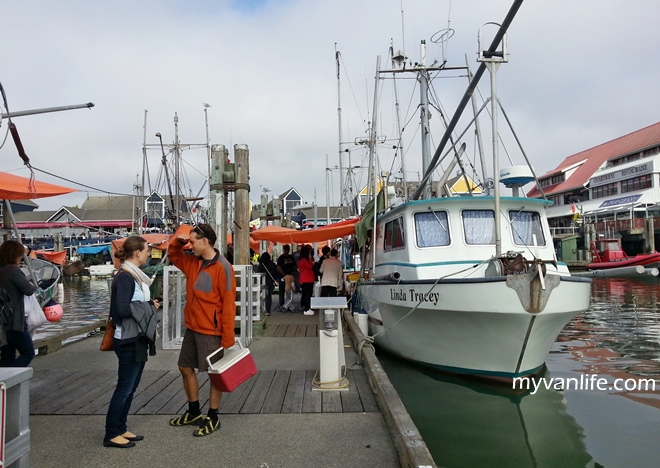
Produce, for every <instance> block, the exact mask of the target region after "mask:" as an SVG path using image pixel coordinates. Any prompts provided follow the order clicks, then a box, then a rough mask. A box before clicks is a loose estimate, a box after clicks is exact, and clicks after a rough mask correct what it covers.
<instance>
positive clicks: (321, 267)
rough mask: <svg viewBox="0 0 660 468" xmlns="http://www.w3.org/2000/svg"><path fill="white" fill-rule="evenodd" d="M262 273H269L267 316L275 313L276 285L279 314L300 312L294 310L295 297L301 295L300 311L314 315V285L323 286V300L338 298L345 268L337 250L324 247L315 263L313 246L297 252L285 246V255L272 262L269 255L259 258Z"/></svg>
mask: <svg viewBox="0 0 660 468" xmlns="http://www.w3.org/2000/svg"><path fill="white" fill-rule="evenodd" d="M259 271H260V272H261V273H265V274H266V315H270V314H271V311H272V297H271V296H272V294H273V292H274V290H275V285H276V284H277V286H278V290H279V304H278V306H277V307H276V309H275V310H276V311H278V312H297V311H296V310H294V307H293V298H294V294H296V293H299V294H300V309H299V310H298V311H300V312H302V313H303V314H304V315H314V311H312V310H311V298H312V296H313V295H314V286H315V284H316V283H317V282H319V283H320V287H321V291H320V295H321V297H336V296H337V295H338V294H339V293H342V292H343V290H344V267H343V265H342V263H341V261H340V260H339V252H338V251H337V249H330V247H328V246H325V247H323V249H322V250H321V255H320V257H319V259H318V260H317V261H314V249H313V248H312V246H310V245H307V244H303V245H298V248H297V250H296V252H295V253H293V254H292V253H291V247H290V246H289V245H284V246H283V247H282V254H281V255H280V256H279V257H278V258H277V262H273V260H272V258H271V256H270V254H268V253H264V254H262V255H261V256H260V257H259Z"/></svg>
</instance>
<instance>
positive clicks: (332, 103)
mask: <svg viewBox="0 0 660 468" xmlns="http://www.w3.org/2000/svg"><path fill="white" fill-rule="evenodd" d="M511 3H512V1H511V0H470V1H467V0H463V1H460V2H459V1H456V0H454V1H452V2H450V1H448V0H436V1H430V0H403V1H402V0H359V1H356V0H335V1H332V2H329V1H319V0H304V1H303V0H251V1H239V0H186V1H182V0H158V1H156V0H141V1H140V2H135V1H129V0H114V1H112V2H101V1H93V2H90V1H82V0H66V1H63V0H5V1H4V2H3V6H2V10H1V15H2V20H3V21H2V24H3V26H2V41H0V83H2V85H3V87H4V90H5V93H6V96H7V100H8V105H9V110H10V111H22V110H29V109H40V108H46V107H55V106H64V105H73V104H82V103H86V102H93V103H94V104H95V107H94V108H93V109H91V110H88V109H82V110H71V111H65V112H57V113H50V114H42V115H33V116H24V117H16V118H14V119H13V121H14V123H15V124H16V126H17V128H18V130H19V133H20V136H21V140H22V143H23V146H24V148H25V151H26V153H27V154H28V156H29V157H30V160H31V164H32V166H33V167H35V168H37V169H40V170H42V171H46V172H48V173H51V174H54V175H57V176H60V177H63V178H65V179H68V180H69V181H73V182H76V183H79V184H83V185H86V186H88V187H92V189H90V188H85V187H83V186H80V185H76V184H74V183H73V182H67V181H64V180H62V179H58V178H55V177H53V176H51V175H47V174H44V173H43V172H37V173H36V177H37V179H38V180H44V181H47V182H52V183H59V184H62V185H67V186H72V187H75V188H78V189H79V190H81V191H80V192H78V193H75V194H71V195H65V196H60V197H54V198H51V199H39V200H37V203H38V205H39V206H40V209H57V208H59V207H60V206H63V205H66V206H75V205H80V204H82V202H83V201H84V200H85V198H86V197H87V196H88V195H102V194H104V192H113V193H122V194H124V193H125V194H130V193H132V192H133V190H134V185H136V184H138V183H141V177H142V176H141V172H142V162H143V150H142V145H143V139H144V136H145V135H146V143H147V145H154V146H150V147H149V148H150V149H148V150H147V158H148V162H149V178H148V180H149V181H150V184H148V185H150V186H151V187H152V188H160V189H161V190H163V192H164V190H165V185H164V180H165V179H164V176H163V175H162V173H161V174H160V176H159V172H162V166H161V164H160V160H161V153H160V149H159V148H158V146H157V145H156V144H157V143H158V139H157V138H156V137H155V134H156V133H157V132H160V133H161V134H162V138H163V143H164V144H165V145H169V144H172V143H173V142H174V138H175V136H174V135H175V130H174V122H173V120H174V116H175V114H176V115H177V116H178V134H179V141H180V142H181V143H183V144H196V145H198V148H196V149H184V151H183V152H182V156H181V157H182V168H183V170H182V172H184V173H185V175H186V178H185V179H184V181H183V183H182V184H183V186H184V187H185V190H186V191H187V194H188V193H189V194H192V195H197V193H201V194H202V195H205V194H206V191H207V190H208V189H207V188H206V187H204V185H203V183H204V180H205V178H206V174H207V160H206V150H205V149H204V147H203V145H205V143H206V125H205V116H206V118H207V120H208V136H209V141H210V144H223V145H225V146H226V147H228V148H229V149H230V158H231V159H232V160H233V155H232V150H231V149H232V148H233V145H235V144H247V145H248V147H249V152H250V186H251V193H250V197H251V199H252V200H253V201H255V202H258V200H259V197H260V195H261V194H262V192H263V193H268V194H269V195H272V194H280V193H282V192H285V191H286V190H288V189H289V188H290V187H295V188H296V189H297V190H298V191H299V192H300V193H301V194H302V196H303V199H304V201H305V202H307V203H312V202H313V201H314V197H315V196H316V203H317V204H318V205H320V206H324V205H325V204H326V200H327V199H329V200H330V203H331V204H338V202H339V186H340V183H339V172H338V170H337V169H336V166H338V164H339V158H338V152H339V137H338V133H339V125H338V105H339V102H341V122H342V125H341V129H342V140H343V142H346V143H348V142H353V143H354V142H355V141H356V140H359V139H360V138H365V137H366V136H367V131H368V128H369V122H371V121H372V119H373V115H372V114H373V110H374V106H373V100H374V75H375V70H376V60H377V56H378V55H380V56H382V59H381V68H389V66H390V64H389V60H388V49H389V47H390V45H392V46H393V47H394V49H395V50H403V51H404V53H405V54H406V55H407V56H408V58H409V62H410V63H414V62H417V61H419V60H420V58H419V47H420V45H419V44H420V41H422V40H426V42H427V44H428V46H427V60H426V61H427V63H432V62H433V61H434V60H438V61H439V62H442V61H443V60H444V59H446V60H447V64H448V65H465V61H466V57H467V59H468V61H469V64H470V67H471V68H472V70H473V71H474V70H476V68H477V66H478V63H477V62H476V52H477V37H478V32H479V30H480V28H482V31H483V36H484V38H485V39H484V43H485V44H489V43H490V41H489V39H488V38H492V35H493V34H494V29H493V28H492V26H484V25H485V24H486V23H488V22H501V21H502V20H503V19H504V17H505V16H506V13H507V11H508V10H509V8H510V6H511ZM659 17H660V3H658V2H656V1H653V0H635V1H634V2H630V1H629V0H579V1H576V0H545V1H543V0H537V1H531V0H527V1H525V2H524V3H523V4H522V7H521V8H520V10H519V12H518V14H517V16H516V17H515V19H514V20H513V23H512V24H511V26H510V28H509V33H508V43H507V46H508V47H507V52H508V58H509V61H508V63H506V64H503V65H502V66H501V67H500V68H499V71H498V74H497V90H498V91H497V92H498V97H499V99H500V102H501V103H502V105H503V107H504V109H505V110H506V112H507V114H508V116H509V117H510V119H511V120H512V123H513V125H514V128H515V132H516V135H517V136H518V138H519V139H520V141H521V142H522V144H523V148H524V151H525V153H526V154H527V155H528V156H529V158H530V160H531V162H532V165H533V166H534V169H535V171H536V172H537V173H539V174H543V173H545V172H547V171H549V170H551V169H553V168H554V167H556V166H557V165H558V164H559V163H560V162H561V161H562V160H563V159H564V158H566V157H567V156H570V155H572V154H575V153H577V152H580V151H583V150H586V149H588V148H591V147H593V146H597V145H599V144H602V143H605V142H607V141H609V140H612V139H614V138H617V137H620V136H622V135H625V134H627V133H630V132H633V131H636V130H639V129H641V128H643V127H646V126H648V125H651V124H654V123H656V122H658V121H659V120H660V116H659V112H658V109H660V86H658V82H657V80H658V76H660V60H657V57H658V44H660V28H658V27H657V18H659ZM448 27H450V28H451V29H453V35H452V37H451V39H450V40H449V41H448V43H447V44H446V48H445V53H444V56H443V51H442V50H443V48H442V47H441V46H440V45H439V44H437V43H434V42H432V41H431V38H433V37H434V35H435V37H437V36H438V35H440V34H436V33H438V32H441V31H442V30H445V29H446V28H448ZM335 50H338V51H339V52H340V54H341V61H340V74H341V79H340V82H339V86H338V81H337V72H336V61H335ZM410 66H411V65H409V67H410ZM488 80H489V75H488V74H487V73H486V74H485V75H484V77H483V78H482V80H481V82H480V85H479V90H480V93H481V94H482V95H484V96H486V97H487V96H488V95H489V93H490V85H489V81H488ZM379 86H380V91H379V94H378V99H377V102H378V106H377V111H376V119H377V125H376V128H377V129H378V134H379V136H380V138H381V139H387V142H386V143H383V144H382V145H380V146H379V149H378V158H379V171H391V172H392V173H393V174H396V173H399V174H400V167H399V166H398V164H399V163H398V162H397V161H395V163H392V158H393V152H392V150H391V147H392V146H393V145H392V143H391V141H392V139H393V138H395V137H396V135H397V129H396V123H395V122H396V121H395V120H394V116H395V112H394V105H393V89H394V88H393V83H392V80H391V79H389V78H388V79H384V80H381V81H380V82H379ZM466 87H467V79H466V78H465V77H462V78H456V79H454V80H449V79H444V80H443V79H437V80H435V81H434V82H433V88H432V90H433V93H434V96H435V95H437V96H439V98H440V100H441V102H442V106H443V107H442V109H443V114H444V117H445V118H446V119H447V120H449V119H450V118H451V116H452V115H453V112H454V110H455V108H456V105H457V103H458V101H459V100H460V97H461V96H462V94H463V92H464V90H465V88H466ZM338 89H340V90H341V91H340V92H339V93H338ZM397 92H398V94H399V99H400V109H401V117H400V118H401V121H402V122H404V124H405V127H404V128H405V130H404V132H403V135H404V136H403V141H404V144H403V146H404V149H405V154H406V157H405V165H406V177H407V178H408V179H412V180H417V179H418V177H419V172H420V167H421V166H420V164H421V163H420V157H419V149H418V145H419V143H418V140H419V130H418V124H419V112H418V111H417V108H416V106H417V103H418V97H419V88H418V87H416V80H415V79H414V76H413V75H408V79H397ZM204 103H207V104H209V105H210V107H208V108H206V114H205V112H204V109H205V107H204V105H203V104H204ZM469 109H470V111H471V108H469ZM145 111H147V112H146V129H145ZM3 112H6V109H3ZM502 120H503V119H502V118H501V117H500V130H501V131H502V134H503V137H502V138H503V139H504V141H505V143H506V145H507V149H509V150H510V152H511V153H512V158H513V162H514V163H515V164H521V163H522V162H523V160H522V159H521V155H520V154H517V155H516V154H514V153H515V151H513V150H514V148H513V147H514V146H515V144H513V140H512V139H511V137H510V136H507V137H505V136H504V133H505V131H504V129H503V128H502V127H503V126H504V125H505V124H504V122H503V121H502ZM441 122H442V115H441V114H440V112H439V111H438V110H436V109H433V110H432V118H431V127H432V134H433V136H432V149H435V144H437V143H438V141H439V140H440V137H441V135H442V125H441ZM1 124H2V125H1V126H0V143H1V142H2V139H3V138H4V136H5V133H6V131H7V128H8V125H7V120H6V119H3V120H2V122H1ZM489 125H490V123H489V122H488V121H483V122H482V126H483V127H485V130H484V131H485V135H484V141H485V144H486V146H488V145H489V138H490V137H488V131H489V130H488V128H487V127H488V126H489ZM459 127H460V126H459ZM462 128H463V127H460V128H459V129H458V130H462ZM353 143H349V144H344V145H343V146H342V149H344V150H345V149H348V150H349V152H348V153H346V152H345V153H344V159H343V160H342V165H344V166H345V165H347V164H348V160H347V158H348V155H349V154H350V156H351V165H353V166H362V167H364V166H366V165H367V159H366V157H367V152H366V151H365V150H364V147H363V146H360V145H355V144H353ZM467 143H468V144H469V145H472V143H473V138H472V137H469V138H468V139H467ZM500 151H502V150H500ZM467 154H468V155H469V158H472V160H473V162H474V161H476V159H475V156H474V154H475V153H474V151H473V150H472V149H469V150H468V152H467ZM487 157H488V156H487ZM168 158H169V159H171V156H168ZM326 158H327V161H328V162H327V163H326ZM475 164H476V163H475ZM508 164H509V163H508V162H506V163H501V164H500V165H501V166H502V165H508ZM327 168H328V169H327ZM0 171H8V172H12V173H14V174H18V175H23V176H28V175H29V172H28V170H27V169H26V168H25V167H24V166H23V165H22V161H21V160H20V159H19V157H18V153H17V151H16V148H15V146H14V144H13V142H12V140H11V137H10V138H9V139H7V141H6V142H5V144H4V145H3V146H2V147H1V148H0ZM355 172H356V176H355V184H356V185H359V186H361V185H362V184H364V183H366V170H365V169H356V171H355ZM491 173H492V169H491ZM146 185H147V183H146V182H145V186H146ZM344 185H346V184H344ZM326 186H329V187H330V188H329V190H327V197H326ZM358 188H359V187H358ZM147 191H148V188H147Z"/></svg>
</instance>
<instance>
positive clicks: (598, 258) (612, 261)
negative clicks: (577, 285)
mask: <svg viewBox="0 0 660 468" xmlns="http://www.w3.org/2000/svg"><path fill="white" fill-rule="evenodd" d="M589 247H590V249H591V255H592V258H593V259H594V261H593V262H591V263H589V264H587V269H589V270H607V269H610V268H622V267H631V266H643V267H645V268H657V267H658V266H660V252H651V253H646V254H637V255H635V256H634V257H629V256H628V255H626V253H625V252H624V251H623V249H622V248H621V239H599V240H595V241H591V245H590V246H589Z"/></svg>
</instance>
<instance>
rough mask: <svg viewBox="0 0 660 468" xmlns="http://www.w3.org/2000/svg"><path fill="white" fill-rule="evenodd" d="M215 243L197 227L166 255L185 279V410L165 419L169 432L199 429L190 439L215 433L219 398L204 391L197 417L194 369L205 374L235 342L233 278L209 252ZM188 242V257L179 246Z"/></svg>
mask: <svg viewBox="0 0 660 468" xmlns="http://www.w3.org/2000/svg"><path fill="white" fill-rule="evenodd" d="M216 241H217V237H216V234H215V231H214V230H213V228H212V227H211V226H210V225H208V224H197V225H196V226H195V227H194V228H193V229H192V230H191V231H190V235H179V236H177V238H176V239H175V240H174V242H172V243H171V244H170V246H169V248H168V249H167V254H168V256H169V258H170V260H171V262H172V264H174V265H175V266H176V267H177V268H179V269H180V270H181V271H182V272H183V273H184V274H185V275H186V278H187V280H186V307H185V309H184V310H183V318H184V324H185V326H186V332H185V335H184V336H183V343H182V344H181V352H180V354H179V361H178V364H179V371H180V372H181V377H182V378H183V388H184V390H185V392H186V397H187V398H188V410H187V411H186V412H185V413H184V414H183V415H181V416H178V417H176V418H173V419H170V426H189V425H196V426H199V427H198V429H196V430H195V431H194V432H193V435H194V436H195V437H203V436H207V435H209V434H211V433H213V432H215V431H216V430H218V429H220V419H219V418H218V409H219V408H220V400H221V399H222V392H221V391H220V390H219V389H217V388H216V386H215V385H209V388H210V392H211V393H210V396H209V410H208V414H207V416H206V417H204V416H202V412H201V409H200V402H199V381H198V380H197V374H196V373H195V369H198V370H199V372H206V371H207V370H208V363H207V362H206V357H207V356H208V355H209V354H211V353H212V352H214V351H216V350H218V349H219V348H220V347H222V348H225V349H227V348H231V347H232V346H234V344H235V342H236V339H235V335H234V326H235V323H236V277H235V276H234V268H233V267H232V266H231V264H230V263H229V261H227V259H226V258H225V257H223V256H222V255H220V252H218V251H217V250H216V249H215V247H214V246H215V243H216ZM188 242H190V245H191V246H192V252H193V255H186V254H184V253H183V246H184V245H186V244H187V243H188ZM222 354H223V353H220V355H219V356H218V359H220V358H222Z"/></svg>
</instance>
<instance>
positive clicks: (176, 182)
mask: <svg viewBox="0 0 660 468" xmlns="http://www.w3.org/2000/svg"><path fill="white" fill-rule="evenodd" d="M174 190H175V193H174V201H175V206H174V216H175V217H174V228H175V229H176V227H177V226H178V225H179V209H180V208H181V205H180V203H181V201H180V200H179V193H181V192H180V190H181V187H180V185H179V116H178V115H177V113H176V112H175V113H174Z"/></svg>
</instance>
